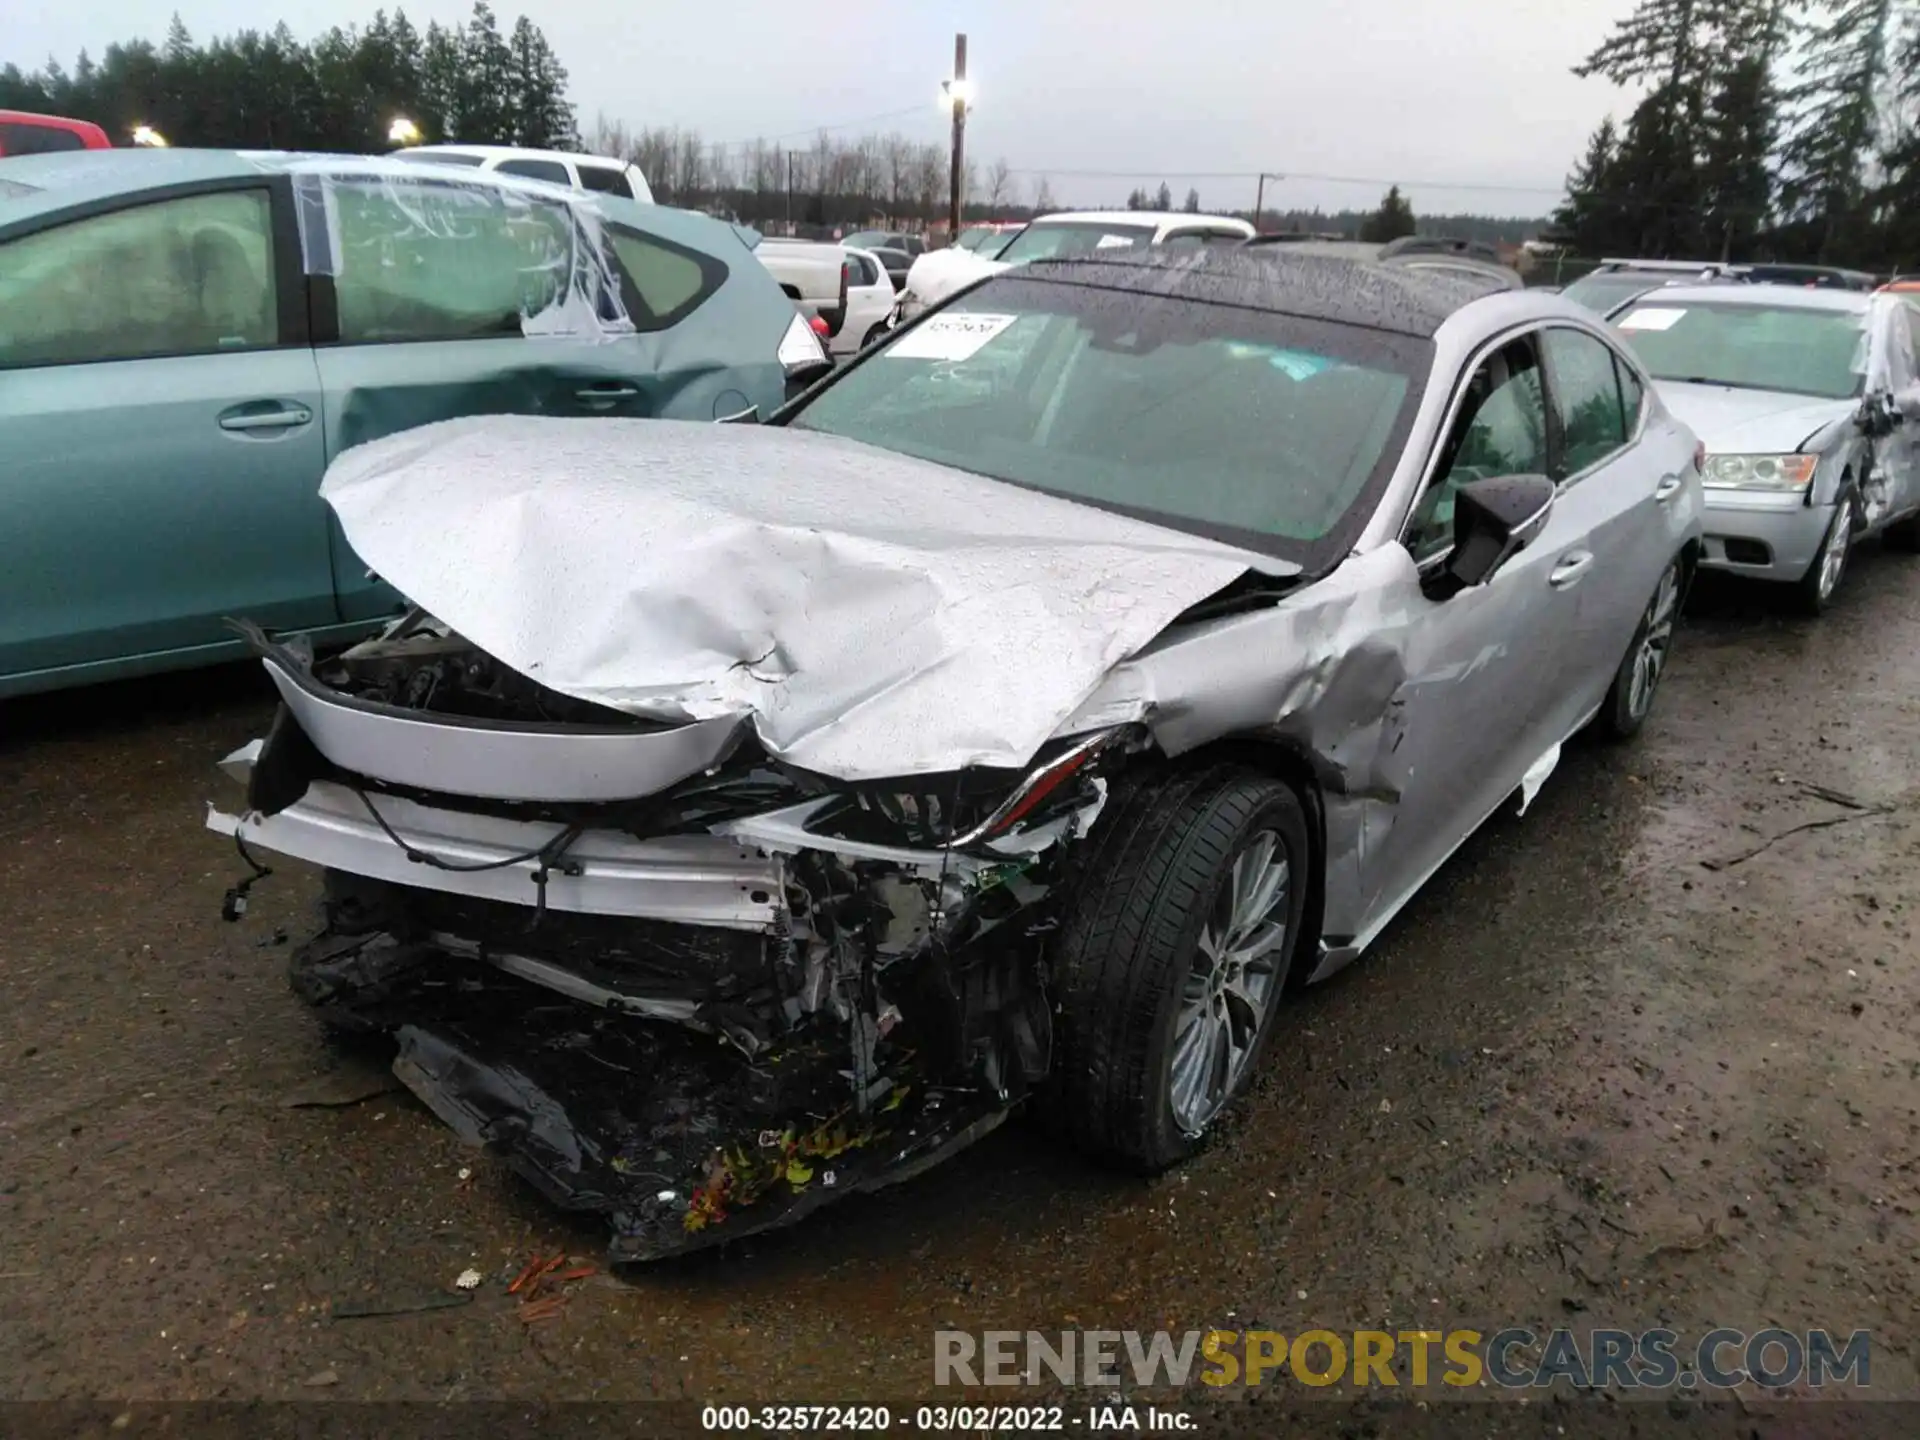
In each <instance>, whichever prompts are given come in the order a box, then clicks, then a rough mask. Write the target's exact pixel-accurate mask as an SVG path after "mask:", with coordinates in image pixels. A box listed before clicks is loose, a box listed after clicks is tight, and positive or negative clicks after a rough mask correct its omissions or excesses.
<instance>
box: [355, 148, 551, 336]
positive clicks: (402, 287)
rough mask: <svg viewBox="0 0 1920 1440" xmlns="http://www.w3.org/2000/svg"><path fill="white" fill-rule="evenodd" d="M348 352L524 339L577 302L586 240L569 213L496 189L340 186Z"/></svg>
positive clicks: (373, 183)
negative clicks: (578, 240) (572, 294)
mask: <svg viewBox="0 0 1920 1440" xmlns="http://www.w3.org/2000/svg"><path fill="white" fill-rule="evenodd" d="M327 195H328V197H329V199H330V203H331V204H332V206H333V208H334V220H335V223H336V225H337V233H338V245H339V255H338V257H337V262H336V263H337V266H338V272H337V273H336V274H335V276H334V282H333V283H334V294H335V297H336V301H337V304H338V307H339V316H340V339H341V340H342V341H343V342H345V343H347V344H350V345H351V344H383V343H390V342H395V341H409V340H471V339H480V338H483V337H488V336H499V335H508V336H517V335H520V334H522V333H523V321H524V320H525V319H526V318H527V317H529V316H533V315H538V314H540V313H541V312H542V311H544V310H547V309H548V308H550V307H551V306H553V305H554V304H556V303H557V302H559V301H561V300H563V299H565V297H566V296H567V294H568V292H569V290H570V288H571V285H572V280H573V273H574V260H575V229H574V225H573V217H572V215H571V213H570V212H569V211H568V209H567V207H566V206H565V205H564V204H560V203H558V202H548V201H544V200H535V199H532V198H530V197H529V196H527V195H525V194H522V193H518V192H515V191H513V190H511V189H507V188H503V187H499V186H493V185H472V184H462V183H460V182H457V181H448V182H446V183H441V182H438V181H432V180H425V179H422V180H420V181H418V182H414V181H412V180H411V179H408V180H384V181H383V180H356V179H351V178H341V179H338V180H333V181H330V182H329V183H328V186H327Z"/></svg>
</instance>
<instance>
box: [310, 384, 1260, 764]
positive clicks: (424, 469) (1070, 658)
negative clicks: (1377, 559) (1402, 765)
mask: <svg viewBox="0 0 1920 1440" xmlns="http://www.w3.org/2000/svg"><path fill="white" fill-rule="evenodd" d="M321 494H322V495H323V496H324V497H325V499H326V500H327V503H328V504H330V505H331V506H332V507H333V509H334V512H335V513H336V514H337V515H338V516H339V518H340V523H341V526H342V528H343V529H344V530H345V532H346V536H347V539H348V540H349V541H350V542H351V543H352V545H353V547H354V549H355V550H356V551H357V552H358V553H359V555H360V556H361V558H363V559H364V560H365V561H366V562H367V564H368V565H370V566H372V567H373V569H374V570H375V571H376V572H378V573H379V575H380V576H381V577H382V578H383V579H384V580H386V581H387V582H388V583H390V584H392V585H394V586H396V587H397V588H398V589H399V590H400V591H401V592H402V593H404V594H405V595H407V596H408V597H409V598H410V599H411V600H412V601H414V603H416V604H418V605H420V606H422V607H423V608H425V609H426V610H427V611H429V612H430V613H432V614H433V615H434V616H436V617H437V618H438V619H439V620H441V621H442V622H443V623H445V624H446V625H448V626H450V627H451V628H452V629H454V630H456V631H458V632H459V633H460V634H461V635H463V636H465V637H466V638H467V639H468V640H470V641H472V642H473V643H474V644H475V645H477V646H479V647H480V648H481V649H483V650H485V651H486V652H487V653H489V654H490V655H492V656H494V657H495V658H496V659H498V660H500V661H501V662H502V663H504V664H506V665H509V666H511V667H513V668H514V669H515V670H518V671H520V672H521V673H522V674H524V675H526V676H528V677H529V678H530V679H534V680H537V681H539V682H540V683H541V684H543V685H546V686H549V687H551V688H552V689H554V690H558V691H560V692H561V693H563V694H567V695H572V696H575V697H577V698H579V699H582V700H587V701H592V702H595V703H598V704H602V705H607V706H611V707H613V708H615V709H618V710H623V711H626V712H628V713H631V714H634V715H639V716H644V717H647V718H650V719H655V720H662V721H692V720H704V719H709V718H712V717H714V716H717V715H724V714H747V715H750V716H751V717H752V722H753V726H754V728H755V730H756V732H757V733H758V735H759V737H760V740H761V742H762V743H763V744H764V745H765V746H766V748H767V749H768V751H770V752H771V753H772V754H774V755H777V756H779V757H781V758H783V759H785V760H788V761H790V762H792V763H793V764H795V765H799V766H802V767H804V768H807V769H810V770H814V771H818V772H820V773H822V774H826V775H831V776H836V777H838V778H841V779H844V780H864V779H875V778H880V777H885V776H895V775H909V774H923V773H936V772H940V771H947V770H953V769H957V768H959V767H961V766H965V765H993V766H1021V765H1024V764H1026V763H1027V762H1028V761H1029V760H1030V759H1031V758H1032V756H1033V754H1034V752H1035V751H1036V750H1037V749H1038V748H1039V747H1040V745H1041V744H1042V743H1043V742H1044V741H1045V740H1046V739H1047V738H1048V736H1049V735H1051V734H1052V733H1053V732H1054V731H1055V729H1056V728H1057V727H1058V726H1059V725H1060V723H1061V722H1062V721H1063V720H1064V719H1065V718H1066V717H1067V716H1069V715H1071V714H1072V713H1073V712H1074V710H1075V709H1076V707H1078V706H1079V705H1080V703H1081V702H1082V701H1083V700H1084V699H1085V698H1086V697H1087V696H1089V695H1090V694H1091V693H1092V692H1093V690H1094V689H1095V687H1096V686H1097V685H1098V684H1099V683H1100V681H1101V680H1102V678H1103V677H1104V676H1105V675H1106V674H1107V672H1108V671H1109V670H1110V669H1111V668H1112V667H1113V666H1114V665H1115V664H1117V663H1118V662H1119V661H1121V660H1123V659H1125V658H1126V657H1127V656H1129V655H1131V654H1132V653H1133V652H1135V651H1136V650H1138V649H1139V648H1140V647H1141V646H1143V645H1145V644H1146V643H1147V642H1148V641H1150V640H1152V639H1153V638H1154V637H1155V636H1156V635H1158V634H1159V633H1160V631H1162V630H1163V629H1164V628H1165V627H1166V626H1167V625H1168V623H1169V622H1171V621H1172V620H1173V619H1174V617H1176V616H1177V615H1179V614H1180V613H1181V612H1182V611H1183V610H1185V609H1187V608H1188V607H1189V606H1191V605H1193V604H1194V603H1196V602H1197V601H1199V600H1202V599H1204V598H1206V597H1207V596H1208V595H1211V594H1212V593H1213V592H1215V591H1217V590H1219V589H1220V588H1221V587H1222V586H1225V585H1227V584H1228V583H1230V582H1231V581H1233V580H1234V579H1236V578H1238V577H1239V576H1240V575H1242V574H1244V573H1245V572H1246V571H1247V570H1249V569H1260V570H1264V571H1266V572H1268V573H1281V574H1285V573H1291V572H1290V570H1289V567H1287V566H1286V565H1285V564H1284V563H1282V562H1279V561H1275V560H1273V559H1271V558H1268V557H1258V556H1253V555H1250V554H1247V553H1245V552H1242V551H1239V550H1236V549H1234V548H1232V547H1230V546H1226V545H1222V544H1217V543H1215V542H1213V541H1209V540H1206V539H1202V538H1199V537H1194V536H1189V535H1185V534H1182V533H1181V532H1178V531H1174V530H1168V529H1163V528H1161V527H1159V526H1156V525H1152V524H1148V523H1145V522H1143V521H1137V520H1133V519H1129V518H1127V517H1124V516H1119V515H1113V514H1109V513H1107V512H1105V511H1101V510H1097V509H1094V508H1092V507H1090V506H1085V505H1080V504H1076V503H1074V502H1072V501H1068V500H1062V499H1058V498H1055V497H1053V496H1048V495H1042V494H1037V493H1034V492H1032V491H1027V490H1023V489H1020V488H1018V487H1016V486H1012V485H1006V484H1002V483H1000V482H997V481H993V480H988V479H984V478H981V477H979V476H975V475H970V474H967V473H965V472H963V471H958V470H952V469H949V468H947V467H945V466H941V465H936V464H932V463H929V462H926V461H921V460H915V459H911V458H907V457H903V456H900V455H896V454H893V453H891V452H888V451H883V450H877V449H874V448H872V447H870V446H865V445H861V444H857V443H855V442H852V441H847V440H841V439H838V438H836V437H832V436H825V435H819V434H812V433H807V432H803V431H797V430H788V429H783V428H764V429H763V428H759V427H754V426H743V425H707V424H691V423H680V422H674V421H660V420H612V419H578V420H573V419H566V420H562V419H539V418H528V417H518V416H487V417H478V418H473V419H465V420H454V421H449V422H446V423H444V424H439V425H430V426H426V427H423V428H421V429H418V430H411V431H407V432H405V433H403V434H400V435H395V436H392V437H390V438H388V439H385V440H380V441H376V442H374V443H372V444H368V445H363V446H359V447H357V448H355V449H353V450H350V451H348V452H347V453H346V454H345V455H343V456H342V457H341V458H340V459H339V460H338V461H337V462H336V463H335V464H334V465H333V466H332V468H331V469H330V470H329V471H328V472H327V476H326V479H325V481H324V482H323V483H322V485H321Z"/></svg>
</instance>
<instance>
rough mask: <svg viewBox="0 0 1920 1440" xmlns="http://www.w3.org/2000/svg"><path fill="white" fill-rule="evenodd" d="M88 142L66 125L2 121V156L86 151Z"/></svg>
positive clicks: (0, 151)
mask: <svg viewBox="0 0 1920 1440" xmlns="http://www.w3.org/2000/svg"><path fill="white" fill-rule="evenodd" d="M86 148H87V142H86V141H85V140H84V139H83V138H82V137H81V136H80V134H79V133H78V132H77V131H73V130H69V129H68V128H67V127H66V126H64V125H26V124H22V123H21V122H19V121H17V120H0V155H51V154H53V153H54V152H55V151H57V150H84V149H86Z"/></svg>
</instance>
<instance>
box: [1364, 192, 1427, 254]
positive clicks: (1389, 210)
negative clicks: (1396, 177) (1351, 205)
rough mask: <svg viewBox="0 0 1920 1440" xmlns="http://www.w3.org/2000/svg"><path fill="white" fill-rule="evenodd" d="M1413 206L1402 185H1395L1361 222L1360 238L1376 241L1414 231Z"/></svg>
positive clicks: (1383, 241)
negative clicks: (1403, 191)
mask: <svg viewBox="0 0 1920 1440" xmlns="http://www.w3.org/2000/svg"><path fill="white" fill-rule="evenodd" d="M1414 228H1415V227H1414V220H1413V206H1412V205H1411V204H1410V203H1408V201H1407V198H1406V196H1404V195H1402V194H1401V193H1400V187H1399V186H1398V185H1394V186H1391V187H1389V188H1388V190H1387V193H1386V195H1385V196H1384V197H1382V199H1381V201H1380V208H1379V209H1378V210H1376V211H1374V212H1373V213H1372V214H1371V215H1369V216H1367V217H1366V218H1365V219H1364V220H1362V221H1361V222H1360V238H1361V239H1362V240H1370V241H1373V242H1376V243H1385V242H1386V241H1388V240H1398V239H1399V238H1400V237H1401V236H1403V235H1411V234H1413V232H1414Z"/></svg>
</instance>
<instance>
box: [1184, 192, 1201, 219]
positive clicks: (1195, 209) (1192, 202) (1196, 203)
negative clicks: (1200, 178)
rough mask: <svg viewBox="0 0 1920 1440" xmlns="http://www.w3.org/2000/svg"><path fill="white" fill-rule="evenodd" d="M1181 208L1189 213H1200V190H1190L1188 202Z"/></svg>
mask: <svg viewBox="0 0 1920 1440" xmlns="http://www.w3.org/2000/svg"><path fill="white" fill-rule="evenodd" d="M1180 208H1181V209H1182V210H1185V211H1186V212H1187V214H1189V215H1198V214H1199V213H1200V192H1199V191H1198V190H1188V191H1187V203H1186V204H1184V205H1182V206H1181V207H1180Z"/></svg>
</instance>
